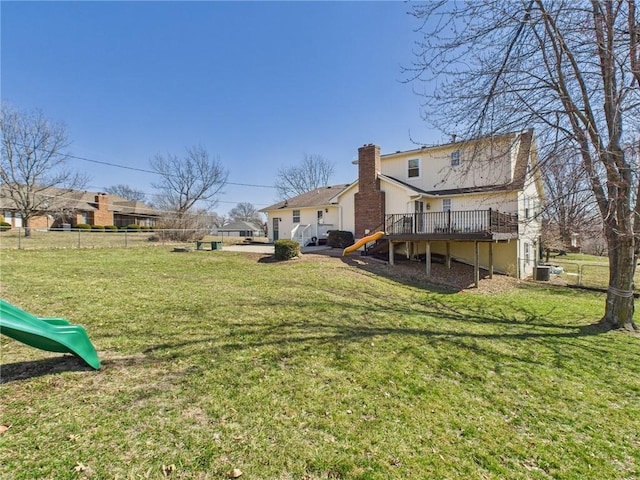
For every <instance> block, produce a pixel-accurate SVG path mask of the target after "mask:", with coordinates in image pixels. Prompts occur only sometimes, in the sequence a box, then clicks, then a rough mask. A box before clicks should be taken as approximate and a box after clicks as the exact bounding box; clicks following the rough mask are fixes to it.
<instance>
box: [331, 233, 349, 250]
mask: <svg viewBox="0 0 640 480" xmlns="http://www.w3.org/2000/svg"><path fill="white" fill-rule="evenodd" d="M354 243H355V240H354V238H353V232H347V231H345V230H331V231H329V232H327V245H329V246H330V247H331V248H347V247H348V246H350V245H353V244H354Z"/></svg>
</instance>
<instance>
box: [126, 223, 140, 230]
mask: <svg viewBox="0 0 640 480" xmlns="http://www.w3.org/2000/svg"><path fill="white" fill-rule="evenodd" d="M140 228H141V227H140V225H138V224H137V223H132V224H131V225H127V226H126V229H127V230H136V231H140Z"/></svg>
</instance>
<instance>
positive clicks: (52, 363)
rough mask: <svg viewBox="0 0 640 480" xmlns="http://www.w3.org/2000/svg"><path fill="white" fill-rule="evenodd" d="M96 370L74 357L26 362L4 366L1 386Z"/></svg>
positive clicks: (0, 376)
mask: <svg viewBox="0 0 640 480" xmlns="http://www.w3.org/2000/svg"><path fill="white" fill-rule="evenodd" d="M94 371H95V370H94V369H93V368H91V367H90V366H89V365H87V364H86V363H85V362H84V361H83V360H81V359H80V358H78V357H75V356H72V355H63V356H60V357H51V358H43V359H41V360H31V361H26V362H16V363H10V364H8V365H2V368H1V369H0V384H2V383H9V382H15V381H18V380H26V379H29V378H35V377H41V376H43V375H52V374H56V373H62V372H94Z"/></svg>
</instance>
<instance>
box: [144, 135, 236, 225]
mask: <svg viewBox="0 0 640 480" xmlns="http://www.w3.org/2000/svg"><path fill="white" fill-rule="evenodd" d="M151 168H152V169H153V170H154V171H155V172H156V173H158V175H160V177H161V180H160V181H159V182H157V183H153V184H152V186H153V187H154V188H156V189H157V190H158V192H159V193H158V194H157V195H156V197H155V200H154V202H153V203H154V205H155V206H156V208H159V209H162V210H165V211H167V212H172V213H174V214H175V215H176V216H177V217H182V216H184V214H186V213H187V212H188V211H189V210H190V209H192V208H193V207H194V205H196V203H198V202H206V203H208V204H209V205H210V206H213V205H214V204H215V202H216V196H217V195H218V194H219V193H220V191H221V190H222V188H224V186H225V184H226V182H227V177H228V172H227V170H226V169H225V168H224V167H223V165H222V163H221V162H220V160H219V159H218V158H211V157H210V156H209V153H208V152H207V150H206V149H205V148H204V147H202V146H195V147H189V148H187V149H186V152H185V155H184V156H183V157H182V158H180V157H178V156H177V155H173V154H167V155H156V156H155V157H154V158H153V159H152V160H151Z"/></svg>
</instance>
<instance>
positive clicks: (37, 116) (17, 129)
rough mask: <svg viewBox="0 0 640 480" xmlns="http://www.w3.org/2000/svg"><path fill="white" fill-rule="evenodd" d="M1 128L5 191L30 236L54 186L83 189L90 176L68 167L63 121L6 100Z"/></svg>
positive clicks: (0, 166) (0, 171) (0, 162)
mask: <svg viewBox="0 0 640 480" xmlns="http://www.w3.org/2000/svg"><path fill="white" fill-rule="evenodd" d="M0 127H1V129H2V159H1V160H0V182H1V183H2V194H3V195H6V196H7V197H9V198H10V199H11V200H12V202H13V204H14V205H15V208H16V210H17V211H18V212H19V213H20V215H21V216H22V221H23V223H24V226H25V236H29V235H30V234H31V229H30V222H31V219H32V218H33V217H34V216H37V215H42V214H43V213H44V212H46V211H48V208H49V203H50V200H51V189H52V188H57V189H63V190H64V189H66V190H67V191H71V190H72V189H75V188H81V187H83V186H84V184H85V183H86V182H87V178H86V176H84V175H82V174H78V173H73V172H71V171H69V170H66V169H65V166H66V165H65V164H66V161H67V160H68V155H67V153H66V149H67V147H68V146H69V141H68V138H67V130H66V128H65V126H64V125H63V124H61V123H53V122H51V121H49V120H48V119H47V118H45V116H44V115H43V113H42V112H40V111H34V112H30V113H29V112H23V111H20V110H18V109H16V108H13V107H11V106H9V105H8V104H7V103H3V104H2V117H1V119H0ZM63 190H60V191H58V193H59V194H64V191H63Z"/></svg>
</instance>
